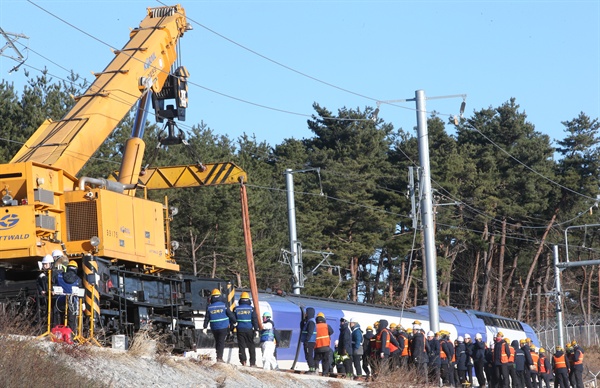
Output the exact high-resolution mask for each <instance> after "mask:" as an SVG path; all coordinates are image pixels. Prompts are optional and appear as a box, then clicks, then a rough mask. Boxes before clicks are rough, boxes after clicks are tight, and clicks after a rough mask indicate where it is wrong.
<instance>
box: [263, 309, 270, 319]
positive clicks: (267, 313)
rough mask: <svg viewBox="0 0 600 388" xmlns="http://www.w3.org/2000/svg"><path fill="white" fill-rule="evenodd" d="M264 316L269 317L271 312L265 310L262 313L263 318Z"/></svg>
mask: <svg viewBox="0 0 600 388" xmlns="http://www.w3.org/2000/svg"><path fill="white" fill-rule="evenodd" d="M264 317H268V318H271V313H270V312H269V311H265V312H264V313H263V318H264Z"/></svg>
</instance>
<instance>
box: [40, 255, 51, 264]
mask: <svg viewBox="0 0 600 388" xmlns="http://www.w3.org/2000/svg"><path fill="white" fill-rule="evenodd" d="M52 263H54V259H53V258H52V256H50V255H46V256H44V258H43V259H42V264H52Z"/></svg>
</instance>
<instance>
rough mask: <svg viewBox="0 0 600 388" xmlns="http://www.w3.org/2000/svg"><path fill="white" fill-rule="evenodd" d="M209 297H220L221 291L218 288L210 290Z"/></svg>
mask: <svg viewBox="0 0 600 388" xmlns="http://www.w3.org/2000/svg"><path fill="white" fill-rule="evenodd" d="M210 296H221V291H219V289H218V288H215V289H214V290H212V292H211V293H210Z"/></svg>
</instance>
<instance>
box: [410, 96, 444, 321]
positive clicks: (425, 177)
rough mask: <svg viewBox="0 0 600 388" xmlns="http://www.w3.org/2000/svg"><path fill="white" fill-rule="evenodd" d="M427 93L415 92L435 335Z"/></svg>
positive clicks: (429, 295)
mask: <svg viewBox="0 0 600 388" xmlns="http://www.w3.org/2000/svg"><path fill="white" fill-rule="evenodd" d="M425 100H426V99H425V91H423V90H417V91H416V92H415V101H416V103H417V137H418V140H419V162H420V164H421V170H422V171H421V180H420V181H421V184H422V185H423V196H422V197H421V222H422V223H423V236H424V240H425V266H426V271H427V304H428V305H429V327H430V330H431V331H433V332H434V333H436V332H438V331H439V326H440V315H439V306H438V286H437V255H436V250H435V232H434V229H433V201H432V198H431V197H432V194H431V174H430V167H429V135H428V132H427V109H426V108H425Z"/></svg>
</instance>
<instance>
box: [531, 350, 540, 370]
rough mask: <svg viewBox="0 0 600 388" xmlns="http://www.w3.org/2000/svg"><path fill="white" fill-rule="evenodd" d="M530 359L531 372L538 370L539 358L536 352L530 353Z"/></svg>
mask: <svg viewBox="0 0 600 388" xmlns="http://www.w3.org/2000/svg"><path fill="white" fill-rule="evenodd" d="M531 359H532V360H533V365H532V366H533V369H532V370H531V371H532V372H536V373H537V371H538V361H539V359H540V355H539V354H537V353H531Z"/></svg>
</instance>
